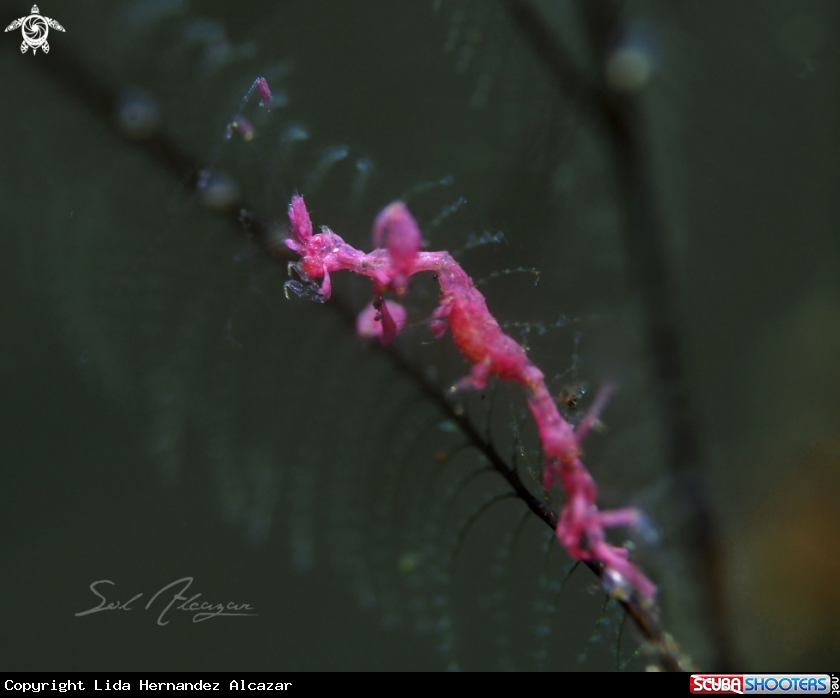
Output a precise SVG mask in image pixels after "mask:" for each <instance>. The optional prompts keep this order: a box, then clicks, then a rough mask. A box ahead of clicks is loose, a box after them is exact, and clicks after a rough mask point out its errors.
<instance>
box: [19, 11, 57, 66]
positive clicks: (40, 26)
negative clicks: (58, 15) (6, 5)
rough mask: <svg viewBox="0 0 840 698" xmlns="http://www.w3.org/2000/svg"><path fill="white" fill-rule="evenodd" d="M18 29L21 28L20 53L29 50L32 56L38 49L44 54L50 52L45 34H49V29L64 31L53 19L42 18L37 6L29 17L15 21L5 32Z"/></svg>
mask: <svg viewBox="0 0 840 698" xmlns="http://www.w3.org/2000/svg"><path fill="white" fill-rule="evenodd" d="M18 27H21V32H22V33H23V43H22V44H21V45H20V52H21V53H26V49H28V48H31V49H32V55H33V56H34V55H35V54H36V53H37V51H38V49H41V50H42V51H43V52H44V53H49V52H50V45H49V44H48V43H47V34H49V31H50V27H52V28H53V29H56V30H58V31H60V32H63V31H64V27H62V26H61V25H60V24H59V23H58V22H56V21H55V20H54V19H50V18H49V17H44V16H43V15H42V14H41V13H40V12H39V11H38V6H37V5H33V6H32V14H31V15H29V16H28V17H21V18H20V19H16V20H15V21H14V22H12V23H11V24H10V25H9V26H8V27H6V31H7V32H10V31H12V29H17V28H18Z"/></svg>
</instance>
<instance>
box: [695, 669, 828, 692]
mask: <svg viewBox="0 0 840 698" xmlns="http://www.w3.org/2000/svg"><path fill="white" fill-rule="evenodd" d="M690 681H691V692H692V693H701V694H715V693H717V694H737V695H742V694H745V693H746V694H759V693H762V694H764V693H776V694H786V695H807V694H815V693H831V692H832V690H831V688H832V685H836V679H835V680H832V677H831V676H829V675H828V674H692V675H691V677H690Z"/></svg>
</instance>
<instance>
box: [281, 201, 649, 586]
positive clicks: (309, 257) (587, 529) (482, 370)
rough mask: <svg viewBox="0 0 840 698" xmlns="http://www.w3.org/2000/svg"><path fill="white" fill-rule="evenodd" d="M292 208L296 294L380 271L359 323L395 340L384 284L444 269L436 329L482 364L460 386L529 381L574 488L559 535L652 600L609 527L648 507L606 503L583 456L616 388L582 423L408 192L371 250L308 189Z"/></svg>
mask: <svg viewBox="0 0 840 698" xmlns="http://www.w3.org/2000/svg"><path fill="white" fill-rule="evenodd" d="M289 218H290V220H291V223H292V231H291V233H292V234H291V237H289V238H288V239H287V240H286V245H287V246H288V247H289V248H290V249H292V250H294V251H295V252H296V253H297V254H299V255H300V260H299V261H298V262H294V263H291V264H290V265H289V268H290V272H291V271H292V270H294V271H295V272H296V273H297V275H298V276H299V277H300V279H301V281H302V282H303V284H306V286H303V285H302V284H301V282H299V281H289V282H287V294H288V289H289V288H291V289H292V290H293V291H295V292H296V293H298V295H308V296H309V297H314V298H315V299H316V300H320V301H322V302H323V301H325V300H327V299H328V298H329V297H330V290H331V286H330V274H331V273H332V272H336V271H340V270H347V271H351V272H355V273H356V274H362V275H364V276H368V277H370V278H371V279H372V280H373V297H374V300H373V303H372V304H371V305H370V306H368V308H366V309H365V310H364V311H362V313H361V315H360V316H359V319H358V322H357V327H358V330H359V332H360V334H363V335H366V336H377V337H379V339H380V341H382V342H383V343H389V342H391V341H393V339H394V337H395V336H396V334H397V332H398V331H399V330H400V328H401V326H402V325H403V324H404V322H405V317H406V313H405V310H404V309H403V307H402V306H401V305H400V304H399V303H396V302H395V301H387V302H386V301H385V299H384V297H383V293H384V292H385V291H389V292H391V293H393V294H395V295H398V296H401V295H404V294H405V293H406V292H407V289H408V280H409V278H410V277H411V276H413V275H414V274H416V273H418V272H424V271H428V272H434V273H435V274H436V277H437V281H438V283H439V284H440V290H441V300H440V305H438V307H437V309H436V310H435V311H434V313H433V315H432V323H431V328H432V331H433V332H434V334H435V335H436V336H437V337H441V336H442V335H443V334H444V333H445V332H446V327H447V325H448V326H449V329H450V331H451V332H452V337H453V339H454V340H455V345H456V346H457V347H458V349H459V350H460V352H461V354H463V355H464V357H465V358H466V359H467V360H468V361H469V362H470V363H471V364H472V370H471V371H470V373H469V375H467V376H466V377H465V378H462V379H461V380H460V381H459V382H458V384H457V386H456V387H457V388H459V389H461V388H476V389H479V390H480V389H483V388H484V387H485V386H486V385H487V381H488V379H489V378H490V377H491V376H498V377H499V379H500V380H506V381H515V382H517V383H519V384H520V385H522V387H523V388H524V389H525V391H526V393H527V398H528V406H529V408H530V410H531V414H532V415H533V417H534V421H535V422H536V424H537V427H538V430H539V435H540V440H541V441H542V446H543V451H544V453H545V469H544V471H543V485H544V486H545V488H546V489H547V490H549V489H551V488H552V487H553V486H554V484H555V482H556V480H557V479H559V481H560V483H561V484H562V486H563V489H564V491H565V493H566V502H565V504H564V506H563V509H562V511H561V512H560V515H559V517H558V520H557V529H556V533H557V539H558V540H559V541H560V543H561V544H562V545H563V546H564V547H565V548H566V550H567V551H568V552H569V554H570V555H571V556H572V557H573V558H575V559H577V560H584V561H591V562H596V563H598V562H600V563H601V564H603V566H604V570H603V573H602V579H603V580H604V583H605V586H608V587H609V589H610V591H611V593H613V595H615V596H617V597H621V598H626V597H627V595H628V594H629V593H630V592H631V591H632V589H635V590H636V591H637V592H638V593H639V594H640V596H641V597H642V598H643V600H645V601H647V602H651V601H652V600H653V598H654V596H655V594H656V586H655V585H654V584H653V582H651V581H650V580H649V579H648V578H647V577H646V576H645V575H644V574H643V573H642V572H641V571H640V570H639V569H638V568H637V567H636V565H634V564H633V563H632V562H631V561H630V559H629V554H628V551H627V550H626V549H625V548H623V547H619V546H615V545H610V544H609V543H608V542H607V540H606V534H605V530H604V529H606V528H608V527H614V526H627V527H639V526H641V525H642V522H643V521H644V515H643V514H642V513H641V512H640V511H639V510H637V509H629V508H628V509H616V510H613V511H600V510H599V509H598V507H597V505H596V504H595V500H596V498H597V489H596V487H595V481H594V480H593V479H592V476H591V475H590V473H589V471H588V470H587V469H586V467H585V466H584V464H583V462H582V461H581V460H580V454H581V442H582V441H583V439H584V437H585V436H586V434H587V433H588V432H589V431H590V429H591V428H592V426H593V425H594V424H595V422H596V421H597V419H598V416H599V414H600V412H601V411H602V410H603V408H604V406H605V404H606V402H607V399H608V392H609V391H607V390H602V391H601V392H600V393H599V394H598V397H597V398H596V400H595V403H594V405H593V406H592V408H591V410H590V411H589V413H588V414H587V415H586V417H585V418H584V419H583V420H582V421H581V422H580V423H579V424H578V426H577V428H574V427H573V426H572V425H571V424H569V422H567V421H566V420H565V419H564V418H563V417H562V416H561V415H560V412H559V410H558V409H557V404H556V403H555V401H554V399H553V398H552V396H551V393H550V392H549V390H548V388H547V386H546V384H545V378H544V376H543V373H542V371H540V370H539V369H538V368H537V367H536V366H535V365H534V364H533V363H531V361H530V360H529V359H528V356H527V354H526V353H525V350H524V349H523V348H522V347H521V346H520V345H519V344H517V343H516V342H515V341H514V340H513V339H512V338H511V337H509V336H508V335H506V334H505V333H504V332H502V329H501V328H500V327H499V323H498V322H497V321H496V319H495V318H494V317H493V316H492V315H491V314H490V311H489V310H488V309H487V303H486V301H485V299H484V296H483V295H482V294H481V293H480V292H479V290H478V289H477V288H476V287H475V285H474V284H473V282H472V281H471V279H470V277H469V276H467V274H466V272H465V271H464V270H463V269H462V268H461V265H459V264H458V262H456V261H455V259H453V257H452V255H450V254H449V253H448V252H421V250H420V247H421V243H422V236H421V233H420V228H419V226H418V225H417V221H415V220H414V217H413V216H412V215H411V213H409V211H408V208H407V207H406V206H405V204H404V203H402V202H401V201H396V202H394V203H392V204H389V205H388V206H387V207H385V209H384V210H383V211H382V212H381V213H380V214H379V215H378V216H377V218H376V221H375V222H374V226H373V242H374V245H376V249H374V250H373V251H372V252H369V253H365V252H362V251H360V250H357V249H355V248H354V247H352V246H351V245H348V244H347V243H346V242H344V240H342V239H341V237H339V236H338V235H336V234H335V233H334V232H332V231H331V230H330V229H329V228H327V227H322V228H321V232H320V233H318V234H315V235H313V233H312V222H311V221H310V218H309V212H308V211H307V210H306V204H304V201H303V197H301V196H297V195H296V196H294V197H292V202H291V204H290V205H289ZM316 279H321V283H320V286H319V287H318V290H317V291H314V290H313V289H314V288H315V286H316V284H315V280H316Z"/></svg>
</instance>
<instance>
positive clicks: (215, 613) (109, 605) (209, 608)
mask: <svg viewBox="0 0 840 698" xmlns="http://www.w3.org/2000/svg"><path fill="white" fill-rule="evenodd" d="M192 583H193V578H192V577H182V578H181V579H176V580H175V581H174V582H171V583H169V584H167V585H166V586H165V587H163V588H162V589H160V590H158V592H157V593H156V594H155V595H154V596H153V597H152V598H150V599H149V602H148V603H147V604H146V610H147V611H148V610H149V609H150V608H151V607H152V604H153V603H154V602H155V600H156V599H157V598H158V596H160V595H161V594H163V593H164V592H167V591H169V590H170V589H173V588H175V587H177V586H178V585H179V584H181V585H183V586H182V587H181V588H180V589H176V590H175V592H174V593H173V595H172V600H171V601H170V602H169V603H168V604H167V605H166V608H164V609H163V610H162V611H161V612H160V615H159V616H158V619H157V624H158V625H167V624H168V623H169V621H168V620H164V619H163V617H164V616H165V615H166V614H167V613H168V612H169V611H170V609H171V608H172V607H173V606H174V605H175V603H176V602H178V601H183V603H181V604H179V605H177V606H175V610H176V611H186V612H187V613H193V614H194V615H193V619H192V621H193V623H200V622H202V621H205V620H209V619H210V618H218V617H220V616H256V615H259V614H258V613H243V611H253V610H254V609H253V608H251V606H250V604H247V603H240V604H237V603H234V602H233V601H229V602H228V603H227V604H222V603H217V604H212V603H210V602H209V601H198V600H197V599H198V597H199V596H201V594H194V595H193V596H190V597H187V596H184V593H185V592H186V591H187V589H189V588H190V585H191V584H192ZM100 584H111V585H113V584H114V582H112V581H111V580H110V579H100V580H98V581H96V582H94V583H93V584H91V585H90V590H91V591H92V592H93V593H94V595H96V596H98V597H99V598H100V599H101V601H100V602H99V605H98V606H94V607H93V608H89V609H88V610H87V611H80V612H79V613H75V614H74V615H76V616H87V615H90V614H91V613H99V612H100V611H131V610H133V609H132V608H131V604H132V603H134V602H135V601H137V599H139V598H140V597H141V596H143V594H142V593H141V594H135V595H134V596H132V597H131V598H130V599H129V600H128V601H125V602H120V601H111V602H109V601H108V599H106V598H105V597H104V596H103V595H102V594H101V593H100V592H99V591H97V587H98V586H99V585H100ZM167 598H169V597H168V595H167V596H165V597H164V599H163V600H166V599H167Z"/></svg>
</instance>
